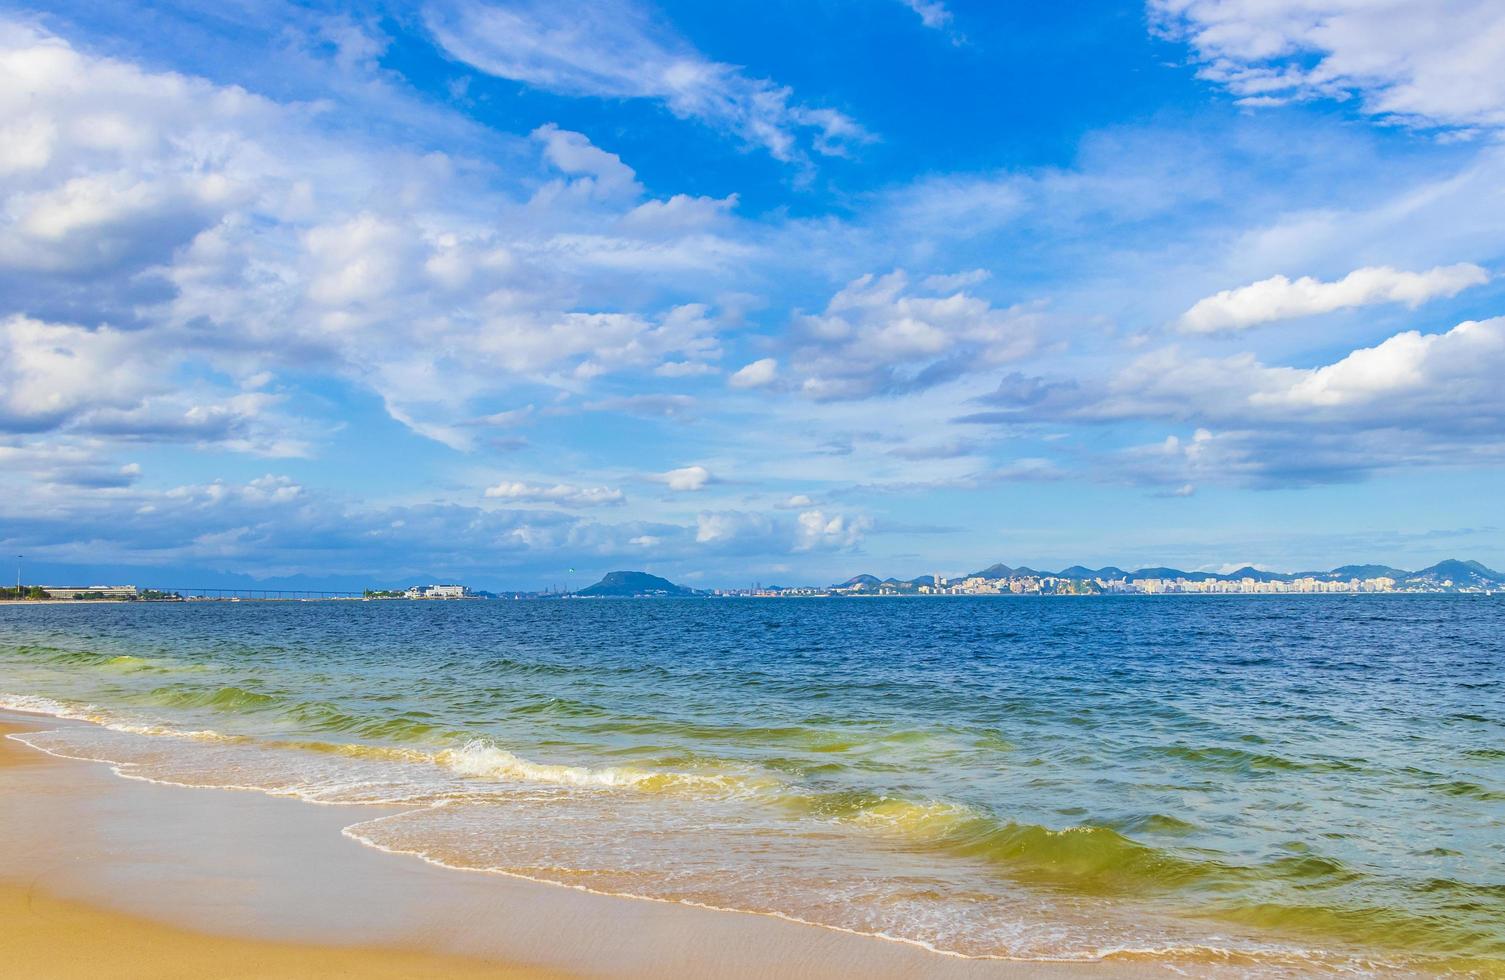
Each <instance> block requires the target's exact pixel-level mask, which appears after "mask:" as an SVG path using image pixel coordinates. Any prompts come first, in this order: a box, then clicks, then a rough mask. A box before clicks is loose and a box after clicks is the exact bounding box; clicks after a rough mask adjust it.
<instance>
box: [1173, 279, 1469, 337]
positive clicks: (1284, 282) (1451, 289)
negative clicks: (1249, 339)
mask: <svg viewBox="0 0 1505 980" xmlns="http://www.w3.org/2000/svg"><path fill="white" fill-rule="evenodd" d="M1488 281H1489V273H1488V272H1486V271H1484V270H1483V269H1481V268H1480V267H1479V266H1477V265H1472V264H1470V263H1467V262H1463V263H1459V264H1457V265H1447V266H1437V267H1436V268H1434V269H1428V270H1427V271H1425V272H1403V271H1401V270H1399V269H1393V268H1391V267H1390V266H1366V267H1364V268H1362V269H1355V270H1354V271H1353V272H1350V273H1349V274H1348V275H1346V276H1344V277H1343V278H1342V279H1339V280H1337V281H1336V282H1322V281H1321V280H1318V279H1314V278H1312V277H1311V276H1302V277H1301V278H1299V279H1296V280H1291V279H1288V278H1286V277H1285V276H1272V277H1270V278H1269V279H1262V280H1260V281H1259V282H1256V283H1251V284H1250V285H1248V286H1241V287H1239V288H1237V289H1225V290H1223V291H1222V292H1219V293H1217V294H1215V295H1213V296H1208V297H1207V298H1205V299H1201V300H1198V301H1197V302H1196V303H1195V304H1194V305H1193V306H1192V307H1191V309H1189V310H1187V311H1186V312H1185V313H1183V314H1182V315H1181V317H1180V319H1179V320H1177V325H1178V326H1179V327H1180V328H1181V329H1182V330H1184V331H1186V332H1188V333H1216V332H1218V331H1224V330H1242V329H1245V328H1247V327H1252V326H1256V325H1258V324H1262V323H1269V322H1272V321H1275V320H1288V319H1292V318H1294V317H1301V316H1312V315H1314V314H1318V313H1331V312H1332V311H1334V310H1341V309H1350V308H1353V307H1358V306H1369V305H1371V304H1374V303H1404V304H1406V305H1407V306H1409V307H1411V308H1412V309H1415V308H1416V307H1418V306H1420V305H1421V304H1422V303H1424V302H1426V301H1427V300H1430V299H1435V298H1437V297H1450V296H1456V295H1458V293H1460V292H1462V291H1463V290H1465V289H1467V288H1468V287H1470V286H1477V285H1481V284H1482V283H1485V282H1488Z"/></svg>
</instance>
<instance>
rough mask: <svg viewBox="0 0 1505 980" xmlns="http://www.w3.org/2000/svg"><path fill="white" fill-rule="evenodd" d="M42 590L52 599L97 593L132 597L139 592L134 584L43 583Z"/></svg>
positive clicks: (126, 597) (116, 596)
mask: <svg viewBox="0 0 1505 980" xmlns="http://www.w3.org/2000/svg"><path fill="white" fill-rule="evenodd" d="M42 591H44V592H46V593H47V594H48V595H50V596H51V597H52V598H54V599H76V598H78V597H79V596H81V595H88V596H94V595H97V596H99V597H100V598H103V599H134V598H135V597H136V596H138V595H140V593H139V592H138V591H137V590H136V587H135V586H134V585H44V586H42Z"/></svg>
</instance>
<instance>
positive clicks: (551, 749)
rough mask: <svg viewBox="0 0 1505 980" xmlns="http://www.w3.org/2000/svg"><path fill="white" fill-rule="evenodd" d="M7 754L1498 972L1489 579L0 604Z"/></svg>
mask: <svg viewBox="0 0 1505 980" xmlns="http://www.w3.org/2000/svg"><path fill="white" fill-rule="evenodd" d="M0 707H11V708H19V709H24V710H29V711H40V712H44V713H48V714H52V715H56V716H59V717H64V718H74V719H84V720H87V721H89V722H92V723H93V724H88V725H62V726H59V728H58V729H57V730H56V731H49V732H43V733H32V734H27V735H25V736H23V740H24V741H26V742H28V743H30V744H32V745H34V746H35V747H37V748H39V749H42V750H45V751H48V752H51V753H54V754H57V755H61V756H67V757H72V758H81V759H94V760H101V761H107V762H110V763H112V764H114V765H115V766H116V768H117V771H118V772H119V773H120V774H121V775H122V776H126V777H129V778H136V779H147V780H155V781H159V782H165V783H173V784H181V785H189V786H205V787H231V788H237V789H245V790H255V791H261V792H265V793H271V794H277V795H281V796H290V797H296V798H299V799H303V800H307V801H308V802H309V803H311V804H322V805H340V804H353V803H382V804H388V805H389V809H388V811H387V812H385V813H384V814H383V815H381V816H379V817H377V818H375V819H369V818H363V819H361V820H358V821H356V822H353V823H352V824H351V825H350V826H349V827H347V828H346V830H345V834H346V836H348V837H350V838H352V839H353V840H355V841H358V842H360V843H362V844H364V845H367V846H371V847H375V848H381V849H385V850H388V851H392V852H396V853H401V854H410V855H414V856H415V857H417V858H422V859H425V860H428V861H431V862H433V863H436V864H441V865H446V866H451V867H455V868H467V869H479V870H488V871H494V872H498V873H506V874H512V875H518V876H523V877H527V878H533V879H538V880H543V881H549V882H555V883H558V884H563V885H570V886H576V887H581V888H586V889H590V890H592V891H597V892H603V893H609V894H619V895H625V896H637V897H640V898H652V899H659V900H665V901H675V902H684V903H691V904H698V905H704V906H710V907H715V908H723V909H733V910H742V911H747V912H757V913H764V914H772V915H779V916H784V917H788V918H792V919H796V920H800V921H805V922H810V923H814V924H817V925H821V926H826V927H829V928H835V929H842V930H849V931H853V932H858V933H866V934H872V935H874V936H881V937H884V938H887V939H891V940H897V941H903V942H910V943H915V944H919V945H923V946H926V947H929V948H931V949H934V950H936V951H937V952H939V953H947V954H954V955H963V956H975V957H1002V958H1018V959H1047V960H1054V959H1067V960H1090V959H1101V958H1107V959H1118V960H1135V961H1138V960H1152V961H1163V962H1164V963H1166V964H1167V965H1171V966H1175V967H1177V968H1183V967H1184V968H1190V969H1193V970H1196V971H1199V972H1217V971H1219V970H1228V971H1232V972H1236V973H1238V974H1240V975H1243V974H1260V973H1265V974H1268V975H1281V974H1284V973H1291V972H1303V973H1306V972H1323V971H1331V972H1335V973H1336V972H1366V973H1367V972H1384V971H1387V970H1395V971H1400V972H1409V971H1425V972H1433V971H1437V970H1457V971H1469V972H1475V973H1480V974H1489V975H1499V974H1501V973H1505V600H1502V599H1501V598H1499V597H1485V596H1447V595H1417V596H1381V595H1366V596H1300V597H1274V596H1269V597H1266V596H1254V597H1242V596H1228V597H1170V596H1150V597H1101V598H1090V597H1081V598H1030V597H997V598H993V597H985V598H961V597H956V598H932V599H902V598H901V599H874V598H869V599H806V600H798V599H786V600H711V599H685V600H676V599H662V600H599V601H590V600H575V601H558V600H556V601H518V602H508V601H471V602H447V603H446V602H426V603H424V602H404V601H387V602H381V601H376V602H359V601H354V602H240V603H229V602H214V603H208V602H205V603H184V604H146V603H135V604H107V605H106V604H90V605H79V606H69V605H37V606H25V605H19V606H18V605H15V604H0Z"/></svg>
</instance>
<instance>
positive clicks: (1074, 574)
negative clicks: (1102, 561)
mask: <svg viewBox="0 0 1505 980" xmlns="http://www.w3.org/2000/svg"><path fill="white" fill-rule="evenodd" d="M1127 574H1129V573H1128V572H1126V571H1124V570H1123V569H1122V568H1118V567H1116V566H1114V565H1104V566H1103V567H1102V568H1088V567H1087V566H1085V565H1072V566H1071V567H1070V568H1063V569H1061V570H1060V571H1059V572H1056V578H1081V579H1088V578H1100V579H1105V580H1109V579H1115V578H1123V577H1124V576H1125V575H1127Z"/></svg>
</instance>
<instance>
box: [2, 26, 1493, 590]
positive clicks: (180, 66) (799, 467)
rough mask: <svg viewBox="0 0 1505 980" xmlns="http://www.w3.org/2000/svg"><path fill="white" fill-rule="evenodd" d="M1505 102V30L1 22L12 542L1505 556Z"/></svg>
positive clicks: (430, 565)
mask: <svg viewBox="0 0 1505 980" xmlns="http://www.w3.org/2000/svg"><path fill="white" fill-rule="evenodd" d="M1502 66H1505V10H1502V9H1500V7H1499V5H1498V4H1492V3H1487V2H1473V0H1449V2H1443V3H1438V2H1421V0H1384V2H1373V3H1360V2H1352V0H1258V2H1256V0H1149V2H1148V3H1147V4H1146V5H1145V6H1135V5H1133V4H1107V3H1082V4H1072V5H1054V6H1052V5H1023V4H1011V5H1003V4H991V3H963V2H959V0H951V2H938V0H803V2H794V0H775V2H760V3H751V2H747V3H743V2H730V3H723V4H704V3H691V2H665V3H659V4H651V3H646V2H633V0H610V2H596V3H580V4H572V5H563V4H554V3H545V2H498V0H492V2H481V0H431V2H428V3H422V4H417V5H408V4H404V5H400V6H387V5H383V4H376V3H373V4H364V5H363V4H345V5H323V4H298V5H290V4H283V3H280V2H275V0H238V2H229V3H224V4H216V5H193V4H186V3H156V4H152V5H150V6H143V7H136V6H133V5H131V4H127V3H121V4H112V5H108V7H107V9H104V10H101V9H99V5H96V4H70V3H57V4H52V5H47V6H7V7H3V8H0V107H3V110H0V494H3V499H4V500H5V501H6V503H5V504H4V505H3V506H0V541H3V542H4V548H6V549H8V553H11V554H25V555H27V556H28V557H27V563H28V565H29V566H30V567H32V569H33V572H32V574H30V575H28V578H33V579H35V578H70V579H71V578H90V579H97V580H104V579H110V580H122V579H124V580H133V581H137V582H139V583H141V584H158V585H172V584H185V585H186V584H212V583H213V582H219V581H241V582H247V581H250V580H253V579H254V580H258V581H263V582H269V583H276V582H282V581H290V582H299V583H309V584H315V583H318V584H327V585H330V586H342V587H358V586H360V585H365V584H372V585H376V584H399V583H407V582H412V581H420V580H425V581H426V580H436V579H446V580H447V579H457V580H462V581H465V582H468V583H470V584H472V585H474V586H477V587H491V588H534V587H540V586H543V585H547V584H561V583H563V582H564V581H565V580H566V579H567V578H573V579H577V580H583V579H585V578H588V577H591V576H593V575H594V574H596V573H598V572H601V571H605V570H608V569H614V568H644V569H648V570H651V571H654V572H658V573H660V574H664V575H667V576H669V577H671V578H674V579H676V580H679V581H684V582H688V583H692V584H698V585H733V584H742V583H746V582H750V581H763V582H771V581H777V582H826V581H831V580H835V579H840V578H845V577H846V576H848V575H850V574H852V573H855V572H858V571H877V572H880V573H884V574H889V573H893V574H901V575H904V576H906V577H907V576H911V575H916V574H922V573H929V572H932V571H939V572H941V573H942V574H957V573H961V572H966V571H969V570H972V569H975V568H978V567H981V566H983V565H987V564H990V563H992V562H994V561H1000V560H1001V561H1006V562H1009V563H1012V564H1018V563H1028V564H1030V565H1032V566H1035V567H1042V566H1043V567H1050V566H1064V565H1066V564H1071V563H1076V562H1082V563H1086V564H1089V565H1096V564H1107V563H1113V564H1117V565H1121V566H1125V567H1134V566H1138V565H1147V564H1172V565H1178V566H1181V567H1186V568H1219V567H1223V566H1230V567H1231V566H1237V565H1241V564H1244V563H1254V564H1258V565H1262V566H1266V567H1271V568H1277V569H1283V570H1295V569H1304V568H1314V567H1328V566H1331V565H1336V564H1340V563H1344V562H1348V561H1360V560H1362V561H1384V562H1389V563H1393V564H1397V565H1401V566H1405V567H1420V566H1422V565H1426V564H1430V563H1431V562H1434V561H1436V560H1438V559H1441V558H1444V557H1454V556H1456V557H1470V558H1477V559H1479V560H1482V561H1484V562H1486V563H1487V564H1492V565H1495V566H1505V531H1502V529H1501V526H1500V525H1501V523H1502V522H1501V518H1500V516H1499V514H1500V509H1501V508H1500V503H1499V502H1500V501H1501V500H1502V499H1505V469H1502V466H1505V386H1502V381H1505V319H1500V317H1501V315H1502V314H1505V279H1502V276H1501V273H1502V272H1505V232H1502V229H1505V144H1502V139H1501V134H1502V132H1505V68H1502ZM569 568H574V569H577V571H576V572H575V573H574V575H573V576H569V575H568V574H567V572H566V569H569ZM576 584H578V582H577V583H576Z"/></svg>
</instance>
